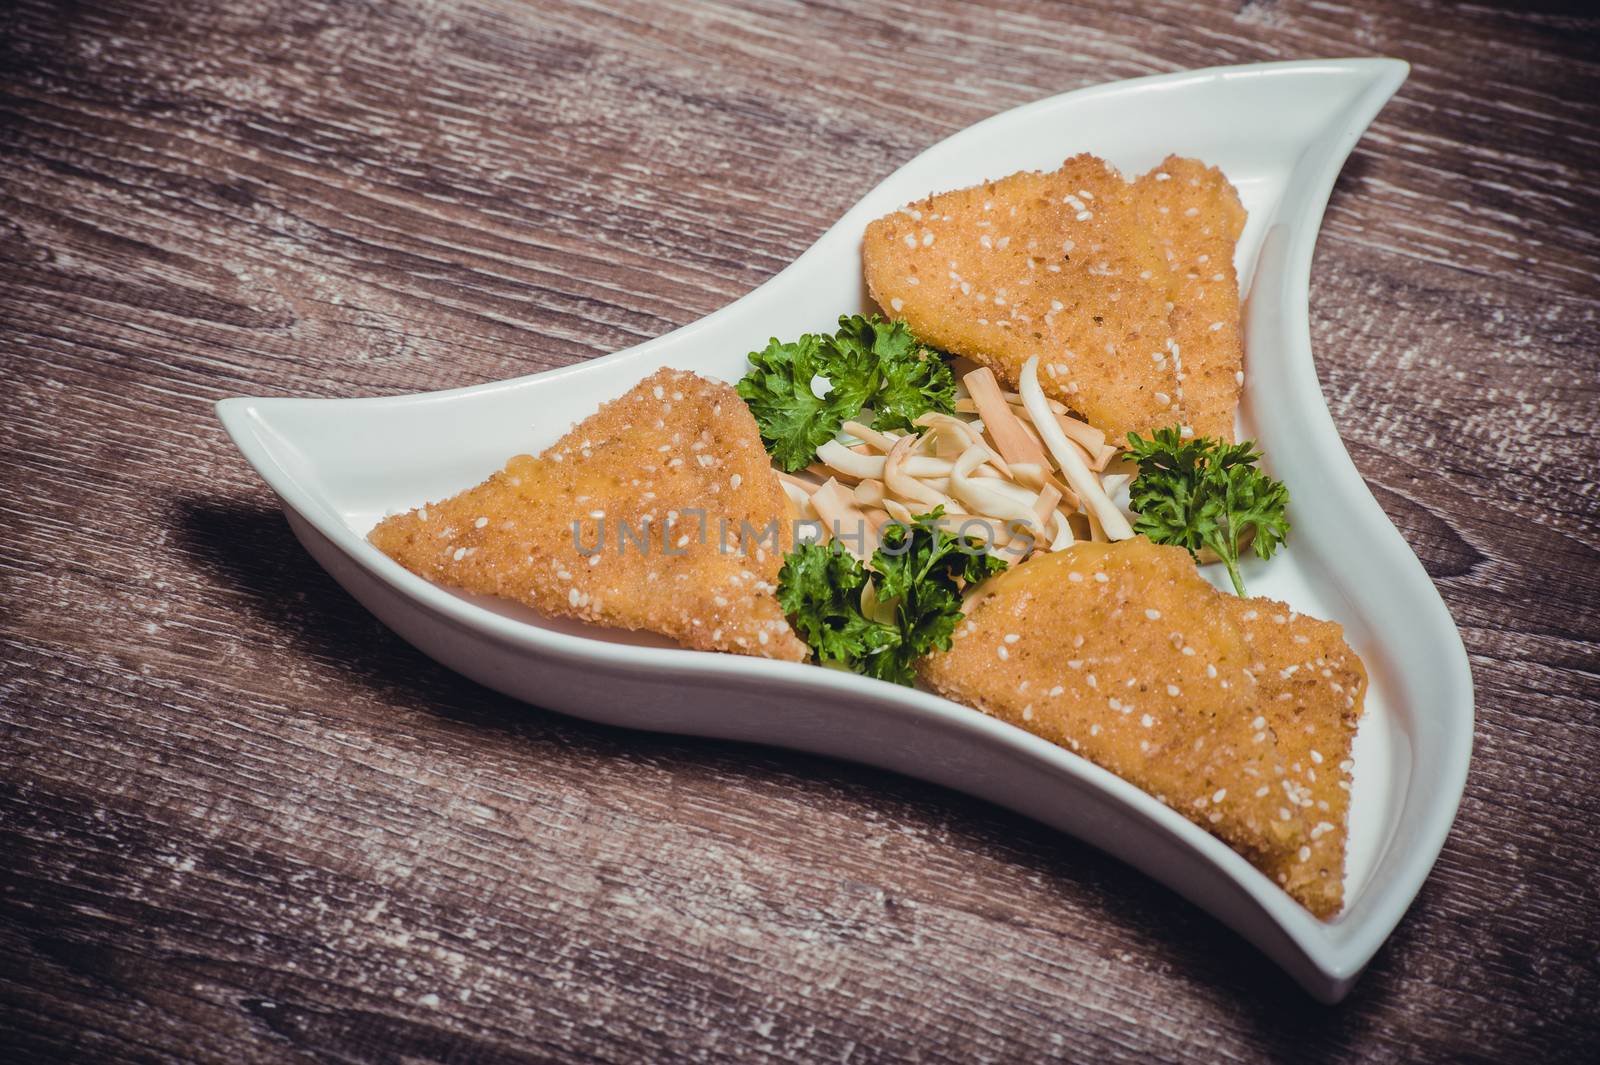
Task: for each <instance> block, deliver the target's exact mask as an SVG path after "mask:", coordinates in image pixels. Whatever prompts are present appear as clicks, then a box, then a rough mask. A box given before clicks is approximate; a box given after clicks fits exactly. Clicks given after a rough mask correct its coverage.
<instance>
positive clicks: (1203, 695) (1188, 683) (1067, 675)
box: [920, 537, 1367, 919]
mask: <svg viewBox="0 0 1600 1065" xmlns="http://www.w3.org/2000/svg"><path fill="white" fill-rule="evenodd" d="M975 594H976V595H977V596H979V597H980V598H978V599H977V600H976V601H975V602H974V603H973V605H972V606H971V608H970V612H969V615H968V619H967V621H966V622H965V623H964V624H963V625H962V626H961V627H960V628H959V629H958V630H957V631H956V635H955V640H954V643H953V645H952V646H951V649H950V650H949V651H948V652H943V653H935V654H932V655H930V656H928V657H927V658H926V659H924V660H923V662H922V663H921V666H920V672H921V675H922V678H923V679H924V681H925V682H926V683H928V684H929V685H930V686H931V687H932V688H933V689H934V690H936V691H938V692H940V693H941V694H943V695H946V696H948V697H949V698H951V699H954V700H956V701H957V702H961V703H965V704H967V705H969V706H974V707H977V708H978V709H980V710H982V711H983V712H984V713H987V714H990V715H992V716H994V717H997V718H1000V719H1001V720H1004V721H1008V722H1010V723H1011V724H1013V725H1017V726H1019V727H1021V728H1024V729H1027V730H1028V731H1030V732H1032V733H1034V734H1035V735H1038V736H1041V737H1043V738H1044V739H1047V740H1049V741H1051V742H1052V743H1056V744H1060V745H1061V746H1064V747H1067V748H1069V749H1071V750H1073V751H1076V752H1078V753H1080V754H1082V755H1084V756H1085V757H1086V758H1088V759H1090V760H1091V761H1093V762H1095V763H1096V764H1098V765H1100V766H1103V767H1104V768H1106V769H1108V770H1110V771H1111V772H1113V773H1115V774H1117V775H1118V776H1120V777H1122V778H1123V779H1125V780H1127V781H1129V782H1130V783H1133V784H1135V785H1137V786H1139V787H1140V788H1143V789H1144V790H1145V791H1147V792H1149V793H1150V794H1152V795H1154V796H1155V797H1156V798H1157V799H1159V800H1160V801H1161V802H1163V803H1165V804H1167V805H1168V806H1170V807H1172V808H1173V809H1174V810H1177V811H1178V812H1179V813H1181V814H1183V815H1184V816H1185V817H1187V818H1189V820H1191V821H1193V822H1194V823H1195V824H1197V825H1199V826H1200V827H1201V828H1204V829H1206V830H1207V831H1209V832H1211V833H1212V834H1213V835H1215V836H1217V837H1218V838H1219V839H1221V840H1222V841H1223V842H1225V843H1227V844H1228V845H1229V846H1230V847H1232V848H1233V849H1234V850H1236V851H1238V852H1239V853H1240V854H1242V855H1243V856H1244V857H1245V858H1246V859H1248V860H1249V861H1250V862H1251V863H1252V864H1253V865H1255V866H1256V867H1257V868H1258V869H1260V870H1261V871H1262V872H1264V873H1266V874H1267V875H1268V876H1270V877H1272V878H1273V879H1274V880H1275V881H1277V882H1278V883H1279V884H1280V885H1282V886H1283V888H1284V890H1286V891H1287V892H1288V893H1289V894H1290V896H1292V897H1293V898H1294V899H1295V900H1296V901H1298V902H1299V903H1300V904H1301V905H1303V906H1304V907H1305V908H1306V909H1308V910H1310V911H1311V912H1312V913H1313V914H1315V915H1316V916H1318V917H1320V918H1324V919H1326V918H1329V917H1332V916H1333V915H1335V914H1336V913H1338V912H1339V909H1340V907H1341V906H1342V905H1343V900H1344V854H1345V837H1346V819H1347V815H1348V813H1349V804H1350V770H1351V766H1352V763H1351V760H1350V750H1351V743H1352V741H1353V739H1354V737H1355V731H1356V724H1357V722H1358V720H1359V719H1360V716H1361V711H1362V700H1363V697H1364V695H1365V693H1366V683H1367V678H1366V671H1365V669H1364V668H1363V667H1362V664H1361V660H1360V659H1359V658H1358V657H1356V655H1355V653H1354V652H1353V651H1351V650H1350V648H1349V647H1348V646H1347V645H1346V644H1345V642H1344V637H1343V634H1342V630H1341V629H1340V627H1339V626H1338V625H1336V624H1334V623H1332V622H1326V621H1317V620H1314V619H1312V618H1307V617H1304V616H1301V615H1298V614H1296V613H1294V611H1292V610H1290V609H1289V608H1288V607H1286V606H1284V605H1283V604H1281V603H1276V602H1273V601H1272V600H1268V599H1239V598H1236V597H1235V596H1232V595H1227V594H1225V593H1222V592H1219V591H1217V590H1216V589H1214V588H1213V587H1212V586H1211V585H1210V584H1208V583H1207V582H1206V581H1205V579H1204V578H1203V577H1201V576H1200V573H1199V571H1198V570H1197V569H1196V568H1195V565H1194V562H1193V561H1191V560H1190V558H1189V555H1188V553H1187V552H1185V551H1184V550H1183V549H1182V548H1179V547H1160V546H1156V545H1154V544H1152V543H1150V541H1148V540H1146V539H1145V538H1144V537H1137V538H1135V539H1132V540H1125V541H1122V542H1120V543H1114V544H1099V543H1079V544H1076V545H1074V546H1073V547H1072V548H1070V549H1068V550H1066V551H1062V552H1057V553H1051V554H1040V555H1035V556H1034V557H1033V558H1031V559H1030V560H1028V561H1027V562H1024V563H1022V564H1021V565H1019V566H1015V567H1013V568H1012V569H1010V570H1008V571H1006V572H1005V573H1002V574H1000V575H999V576H997V577H995V578H993V579H991V580H990V581H988V582H986V583H985V584H984V585H983V586H982V587H981V588H980V589H979V590H978V592H976V593H975Z"/></svg>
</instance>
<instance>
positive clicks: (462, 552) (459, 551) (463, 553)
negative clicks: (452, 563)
mask: <svg viewBox="0 0 1600 1065" xmlns="http://www.w3.org/2000/svg"><path fill="white" fill-rule="evenodd" d="M450 557H451V558H453V559H455V560H456V561H457V562H460V561H461V560H462V559H463V558H466V557H467V549H466V548H464V547H458V548H456V550H455V554H453V555H451V556H450Z"/></svg>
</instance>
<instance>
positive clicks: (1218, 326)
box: [1210, 322, 1222, 333]
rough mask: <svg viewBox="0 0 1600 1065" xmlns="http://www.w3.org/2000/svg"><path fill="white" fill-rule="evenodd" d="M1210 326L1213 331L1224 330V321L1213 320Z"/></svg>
mask: <svg viewBox="0 0 1600 1065" xmlns="http://www.w3.org/2000/svg"><path fill="white" fill-rule="evenodd" d="M1210 328H1211V331H1212V332H1213V333H1218V332H1221V331H1222V323H1221V322H1212V323H1211V327H1210Z"/></svg>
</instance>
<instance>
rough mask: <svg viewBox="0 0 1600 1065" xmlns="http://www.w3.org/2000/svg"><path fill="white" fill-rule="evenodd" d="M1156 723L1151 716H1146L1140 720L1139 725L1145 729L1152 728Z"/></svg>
mask: <svg viewBox="0 0 1600 1065" xmlns="http://www.w3.org/2000/svg"><path fill="white" fill-rule="evenodd" d="M1155 723H1156V719H1155V718H1153V717H1151V716H1150V715H1149V714H1145V715H1143V716H1142V717H1140V718H1139V724H1141V725H1143V726H1144V727H1145V728H1150V727H1151V726H1152V725H1154V724H1155Z"/></svg>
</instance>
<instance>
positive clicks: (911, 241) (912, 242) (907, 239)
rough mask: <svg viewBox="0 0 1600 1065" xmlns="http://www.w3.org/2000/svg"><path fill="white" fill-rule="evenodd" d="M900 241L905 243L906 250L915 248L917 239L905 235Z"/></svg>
mask: <svg viewBox="0 0 1600 1065" xmlns="http://www.w3.org/2000/svg"><path fill="white" fill-rule="evenodd" d="M902 239H903V240H904V241H905V242H906V247H908V248H915V247H916V246H917V238H916V237H915V236H913V235H912V234H910V233H907V234H906V235H905V236H904V237H903V238H902Z"/></svg>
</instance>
